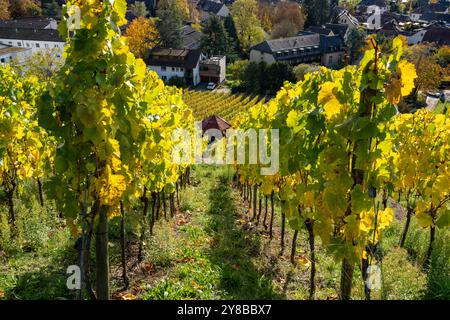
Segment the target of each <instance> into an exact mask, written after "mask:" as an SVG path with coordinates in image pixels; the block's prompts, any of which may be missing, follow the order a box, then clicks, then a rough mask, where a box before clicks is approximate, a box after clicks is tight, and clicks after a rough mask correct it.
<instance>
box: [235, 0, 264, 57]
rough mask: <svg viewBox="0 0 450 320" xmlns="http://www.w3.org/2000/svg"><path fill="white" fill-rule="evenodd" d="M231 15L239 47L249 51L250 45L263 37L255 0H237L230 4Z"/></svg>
mask: <svg viewBox="0 0 450 320" xmlns="http://www.w3.org/2000/svg"><path fill="white" fill-rule="evenodd" d="M231 15H232V17H233V21H234V25H235V27H236V34H237V37H238V39H239V42H240V45H241V48H242V50H243V51H244V52H249V50H250V47H251V46H252V45H254V44H256V43H258V42H261V41H262V40H263V39H264V31H263V29H262V28H261V23H260V21H259V19H258V6H257V3H256V0H237V1H236V2H235V3H233V5H232V6H231Z"/></svg>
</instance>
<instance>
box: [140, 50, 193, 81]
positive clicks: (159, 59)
mask: <svg viewBox="0 0 450 320" xmlns="http://www.w3.org/2000/svg"><path fill="white" fill-rule="evenodd" d="M200 59H201V51H200V50H189V49H163V48H157V49H154V50H152V52H151V53H150V55H149V57H148V58H147V59H146V61H145V62H146V63H147V67H148V68H149V69H150V70H153V71H155V72H156V73H157V74H158V76H159V77H160V78H161V79H162V80H163V81H169V80H170V79H171V78H173V77H179V78H183V79H184V80H185V81H186V84H187V85H189V86H196V85H198V84H199V83H200Z"/></svg>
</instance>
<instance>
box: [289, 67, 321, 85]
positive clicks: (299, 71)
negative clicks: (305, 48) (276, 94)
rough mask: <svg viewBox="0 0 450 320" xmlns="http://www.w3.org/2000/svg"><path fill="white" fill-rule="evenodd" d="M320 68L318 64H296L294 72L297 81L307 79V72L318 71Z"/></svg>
mask: <svg viewBox="0 0 450 320" xmlns="http://www.w3.org/2000/svg"><path fill="white" fill-rule="evenodd" d="M318 69H319V66H318V65H312V64H304V63H301V64H299V65H296V66H295V67H294V69H293V70H292V71H293V72H294V75H295V79H296V80H297V81H303V80H305V75H306V74H307V73H310V72H313V71H316V70H318Z"/></svg>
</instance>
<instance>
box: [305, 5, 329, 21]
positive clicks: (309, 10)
mask: <svg viewBox="0 0 450 320" xmlns="http://www.w3.org/2000/svg"><path fill="white" fill-rule="evenodd" d="M303 8H304V10H305V13H306V24H307V25H308V26H317V25H322V24H324V23H326V22H328V12H329V10H328V1H327V0H304V2H303Z"/></svg>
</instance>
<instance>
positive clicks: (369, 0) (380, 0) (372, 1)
mask: <svg viewBox="0 0 450 320" xmlns="http://www.w3.org/2000/svg"><path fill="white" fill-rule="evenodd" d="M358 6H364V7H369V6H379V7H380V8H383V7H386V6H387V1H386V0H362V1H361V2H360V3H359V4H358Z"/></svg>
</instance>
